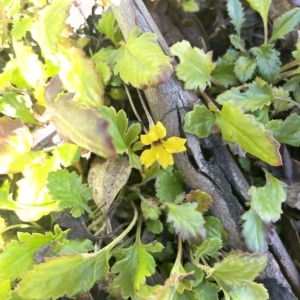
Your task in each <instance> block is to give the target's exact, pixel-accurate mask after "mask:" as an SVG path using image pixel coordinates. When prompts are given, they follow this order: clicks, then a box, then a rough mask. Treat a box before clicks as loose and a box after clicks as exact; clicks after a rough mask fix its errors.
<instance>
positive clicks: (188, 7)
mask: <svg viewBox="0 0 300 300" xmlns="http://www.w3.org/2000/svg"><path fill="white" fill-rule="evenodd" d="M181 7H182V9H183V10H184V11H185V12H190V13H193V12H197V11H199V6H198V4H197V3H196V2H195V0H186V1H184V2H183V3H182V4H181Z"/></svg>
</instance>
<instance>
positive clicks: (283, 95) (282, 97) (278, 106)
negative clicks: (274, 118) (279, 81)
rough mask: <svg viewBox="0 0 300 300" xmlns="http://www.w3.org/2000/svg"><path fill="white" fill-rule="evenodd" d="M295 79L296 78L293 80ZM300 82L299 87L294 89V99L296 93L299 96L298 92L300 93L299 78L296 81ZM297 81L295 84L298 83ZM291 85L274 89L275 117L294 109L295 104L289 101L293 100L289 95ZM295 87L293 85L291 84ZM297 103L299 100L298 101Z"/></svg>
mask: <svg viewBox="0 0 300 300" xmlns="http://www.w3.org/2000/svg"><path fill="white" fill-rule="evenodd" d="M293 79H294V78H293ZM296 81H297V82H298V84H297V87H296V88H295V89H292V90H291V91H292V92H293V94H294V97H295V99H296V96H295V93H296V94H297V92H298V91H300V87H299V78H298V80H296ZM296 81H295V82H296ZM288 85H289V83H288V82H287V85H286V84H284V85H283V86H281V87H278V88H277V87H273V93H274V97H275V98H274V100H273V106H274V109H275V110H274V113H273V114H274V115H276V114H278V113H279V112H282V111H286V110H289V109H291V108H293V107H294V104H293V103H291V102H290V101H289V100H291V98H290V95H289V87H288ZM291 85H293V84H291ZM296 101H297V99H296Z"/></svg>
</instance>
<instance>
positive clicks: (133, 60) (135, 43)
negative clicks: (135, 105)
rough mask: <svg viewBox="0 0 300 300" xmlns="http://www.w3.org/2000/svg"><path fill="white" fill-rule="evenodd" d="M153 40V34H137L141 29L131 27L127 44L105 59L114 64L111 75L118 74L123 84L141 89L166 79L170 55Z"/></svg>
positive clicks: (153, 85)
mask: <svg viewBox="0 0 300 300" xmlns="http://www.w3.org/2000/svg"><path fill="white" fill-rule="evenodd" d="M156 40H157V36H156V35H155V34H154V33H151V32H146V33H144V34H142V35H141V29H140V28H138V27H136V28H134V29H133V30H132V32H131V33H130V36H129V39H128V41H127V43H126V44H125V45H122V46H121V47H120V48H119V49H118V50H116V51H114V52H113V53H112V54H111V55H110V56H109V58H108V61H107V62H108V64H111V65H114V68H113V70H114V74H115V75H116V74H118V73H120V77H121V79H122V80H123V81H124V82H125V83H127V84H128V83H130V84H131V85H133V86H134V87H136V88H138V89H142V90H146V89H147V88H149V87H156V86H157V85H159V84H162V83H165V82H167V81H168V80H169V78H170V76H171V74H172V73H173V67H172V65H171V64H170V58H169V57H168V56H166V55H165V54H164V53H163V51H162V50H161V48H160V47H158V46H157V45H156V44H155V43H154V42H155V41H156ZM145 49H147V51H145ZM149 53H151V55H150V54H149Z"/></svg>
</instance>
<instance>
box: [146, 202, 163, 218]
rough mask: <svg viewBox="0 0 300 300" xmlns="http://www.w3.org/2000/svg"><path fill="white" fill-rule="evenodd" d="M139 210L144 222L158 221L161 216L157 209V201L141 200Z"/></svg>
mask: <svg viewBox="0 0 300 300" xmlns="http://www.w3.org/2000/svg"><path fill="white" fill-rule="evenodd" d="M141 210H142V213H143V216H144V219H145V220H149V219H150V220H158V219H159V216H160V215H161V210H160V209H159V207H158V203H157V201H155V200H154V199H151V198H150V199H146V198H144V199H142V203H141Z"/></svg>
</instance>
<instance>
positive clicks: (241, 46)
mask: <svg viewBox="0 0 300 300" xmlns="http://www.w3.org/2000/svg"><path fill="white" fill-rule="evenodd" d="M229 38H230V42H231V44H232V45H233V47H234V48H236V49H238V50H240V51H246V50H245V42H244V40H242V39H241V38H240V37H238V36H237V35H235V34H231V35H230V36H229Z"/></svg>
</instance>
